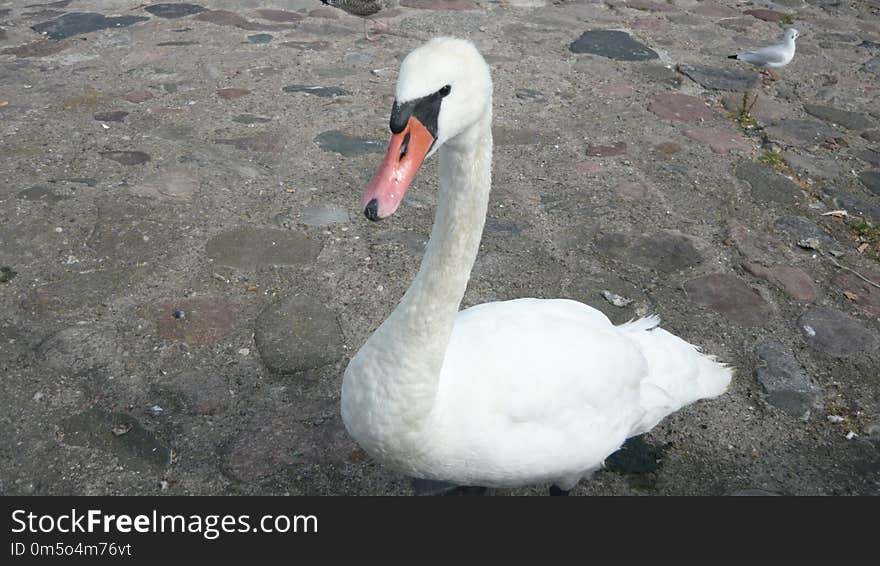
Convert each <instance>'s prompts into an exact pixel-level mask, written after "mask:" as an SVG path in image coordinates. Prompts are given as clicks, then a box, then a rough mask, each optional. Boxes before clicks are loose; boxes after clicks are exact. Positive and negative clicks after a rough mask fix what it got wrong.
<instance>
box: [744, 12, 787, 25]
mask: <svg viewBox="0 0 880 566" xmlns="http://www.w3.org/2000/svg"><path fill="white" fill-rule="evenodd" d="M743 14H746V15H747V16H752V17H753V18H758V19H759V20H764V21H765V22H781V21H782V18H784V17H785V14H783V13H782V12H777V11H776V10H764V9H759V10H746V11H745V12H743Z"/></svg>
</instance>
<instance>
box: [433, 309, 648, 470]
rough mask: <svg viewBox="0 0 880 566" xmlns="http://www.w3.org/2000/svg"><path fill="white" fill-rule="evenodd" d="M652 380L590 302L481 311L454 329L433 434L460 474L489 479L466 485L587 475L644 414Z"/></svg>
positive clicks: (466, 314)
mask: <svg viewBox="0 0 880 566" xmlns="http://www.w3.org/2000/svg"><path fill="white" fill-rule="evenodd" d="M647 375H648V368H647V362H646V359H645V357H644V356H643V355H642V354H641V353H640V351H639V347H638V345H637V344H636V343H635V342H633V341H632V340H630V339H628V338H627V337H626V335H625V333H624V332H622V331H621V330H620V329H619V328H618V327H615V326H614V325H613V324H611V322H610V321H609V320H608V318H607V317H605V315H603V314H602V313H601V312H599V311H597V310H595V309H593V308H591V307H588V306H586V305H584V304H582V303H578V302H576V301H569V300H539V299H519V300H515V301H505V302H495V303H486V304H482V305H478V306H476V307H472V308H470V309H467V310H464V311H462V312H461V313H459V316H458V318H457V319H456V322H455V326H454V327H453V331H452V335H451V337H450V343H449V347H448V349H447V354H446V358H445V359H444V364H443V369H442V371H441V373H440V383H439V389H438V393H437V399H436V403H435V411H434V413H435V414H434V415H432V416H433V417H434V419H433V421H434V422H433V425H432V426H434V427H436V428H435V429H434V431H433V432H434V433H436V438H439V439H443V443H444V444H445V446H444V449H445V450H446V454H445V456H444V458H446V459H447V460H450V462H449V466H450V467H451V468H454V469H456V470H459V471H460V470H462V469H464V468H468V467H471V468H473V469H474V470H481V471H483V472H484V475H483V476H481V477H474V478H460V479H470V480H473V481H480V482H483V483H481V484H480V485H484V484H489V485H491V484H492V483H493V482H495V481H501V482H502V483H504V480H506V479H509V478H510V477H516V478H521V479H526V480H528V481H527V482H525V483H530V482H533V481H540V480H552V479H555V478H562V477H569V476H577V477H580V475H583V473H584V472H586V471H589V470H592V469H594V468H596V467H598V466H600V465H601V463H602V461H603V460H604V459H605V457H606V456H607V455H608V454H610V453H611V452H613V451H614V450H616V449H617V448H618V447H619V446H620V445H621V444H622V443H623V441H624V440H625V439H626V438H627V436H628V434H629V432H630V430H631V429H632V427H633V425H634V423H637V422H639V421H640V420H641V419H642V417H643V416H644V414H645V410H644V409H643V408H642V407H641V406H640V405H639V388H640V383H641V381H642V380H643V379H644V378H645V377H647ZM493 470H495V471H497V473H498V475H499V477H498V478H495V477H492V476H491V471H493ZM485 472H490V473H489V475H488V476H487V475H485Z"/></svg>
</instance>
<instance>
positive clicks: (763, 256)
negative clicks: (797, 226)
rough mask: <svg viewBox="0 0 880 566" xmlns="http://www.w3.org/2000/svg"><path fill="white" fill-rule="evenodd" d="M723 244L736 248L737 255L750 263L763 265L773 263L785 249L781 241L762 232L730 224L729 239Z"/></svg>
mask: <svg viewBox="0 0 880 566" xmlns="http://www.w3.org/2000/svg"><path fill="white" fill-rule="evenodd" d="M725 243H727V244H732V245H733V246H734V247H736V249H737V250H739V253H741V254H742V255H743V256H745V258H746V259H747V260H749V261H750V262H757V263H762V264H765V265H770V264H772V263H774V262H775V261H774V260H776V258H778V257H779V256H780V255H781V254H782V253H783V252H784V250H785V249H786V247H785V244H784V243H782V241H781V240H778V239H776V238H774V237H773V236H771V235H769V234H766V233H764V232H760V231H757V230H752V229H750V228H746V227H745V226H743V225H742V224H738V223H731V226H730V237H729V240H728V241H726V242H725Z"/></svg>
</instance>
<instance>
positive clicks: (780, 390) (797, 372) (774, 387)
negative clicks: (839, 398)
mask: <svg viewBox="0 0 880 566" xmlns="http://www.w3.org/2000/svg"><path fill="white" fill-rule="evenodd" d="M755 353H756V354H757V355H758V357H759V358H760V359H761V361H762V362H763V364H764V365H763V366H759V367H757V368H755V379H757V380H758V383H760V384H761V387H763V388H764V391H765V392H766V393H767V402H768V403H770V404H771V405H773V406H775V407H779V408H780V409H782V410H783V411H785V412H786V413H788V414H790V415H791V416H793V417H798V418H805V417H807V416H808V415H809V413H810V411H811V409H812V407H813V404H814V403H815V401H816V396H817V393H818V390H817V388H816V386H815V385H813V384H812V383H811V382H810V379H809V377H807V374H806V372H805V371H804V369H803V368H802V367H801V365H800V364H799V363H798V361H797V360H796V359H795V357H794V356H793V355H792V354H791V352H790V351H788V349H786V347H785V346H783V345H782V344H780V343H779V342H776V341H775V340H767V341H765V342H761V343H760V344H758V345H757V346H755Z"/></svg>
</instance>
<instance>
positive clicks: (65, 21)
mask: <svg viewBox="0 0 880 566" xmlns="http://www.w3.org/2000/svg"><path fill="white" fill-rule="evenodd" d="M149 19H150V18H147V17H144V16H112V17H109V18H108V17H107V16H105V15H103V14H96V13H92V12H74V13H70V14H65V15H63V16H61V17H60V18H58V19H57V20H51V21H48V22H42V23H39V24H35V25H33V26H31V27H32V28H33V30H34V31H36V32H37V33H42V34H45V35H46V37H48V38H49V39H56V40H57V39H66V38H68V37H73V36H75V35H81V34H84V33H91V32H93V31H98V30H102V29H107V28H118V27H127V26H131V25H134V24H136V23H139V22H145V21H147V20H149Z"/></svg>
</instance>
